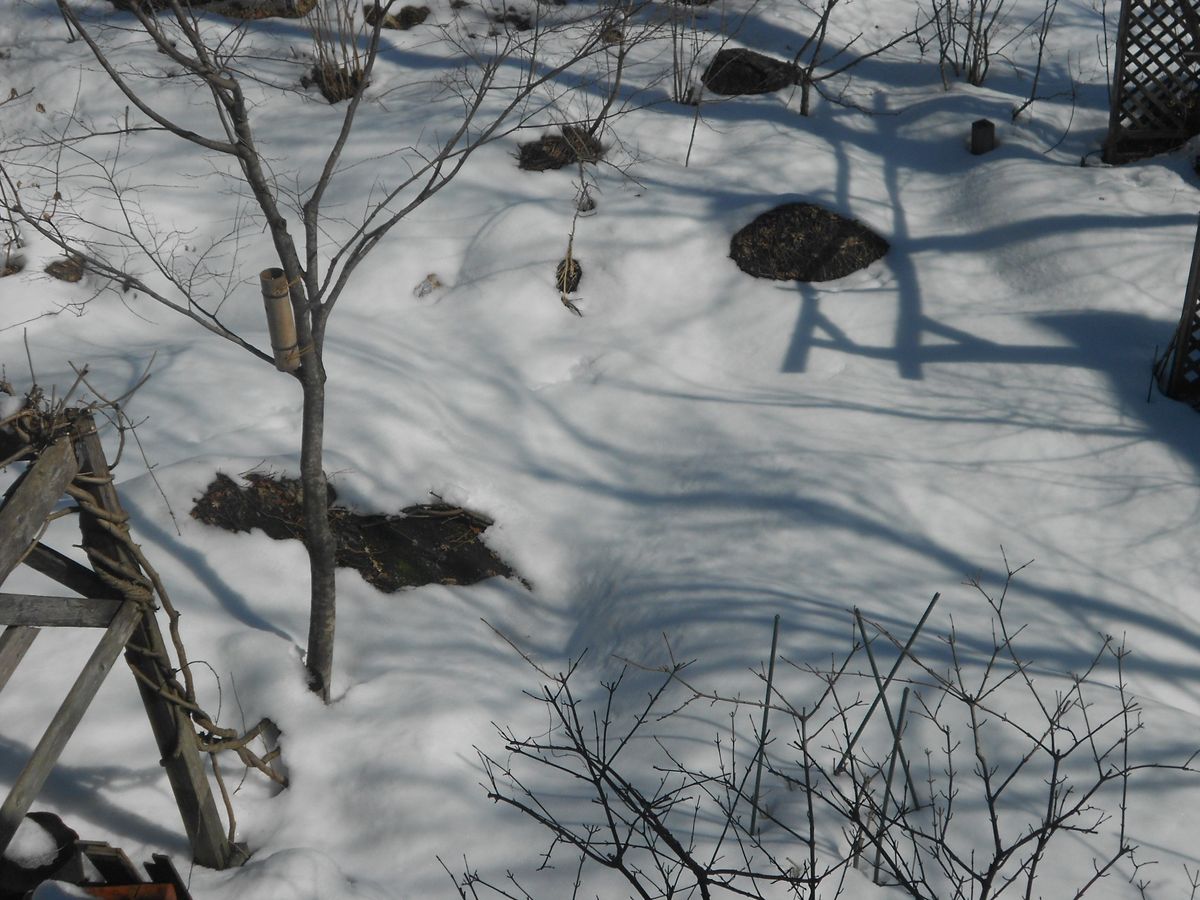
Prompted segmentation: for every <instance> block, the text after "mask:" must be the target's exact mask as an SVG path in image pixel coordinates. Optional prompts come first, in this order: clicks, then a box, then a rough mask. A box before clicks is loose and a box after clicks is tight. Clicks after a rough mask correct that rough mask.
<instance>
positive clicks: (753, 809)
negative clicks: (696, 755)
mask: <svg viewBox="0 0 1200 900" xmlns="http://www.w3.org/2000/svg"><path fill="white" fill-rule="evenodd" d="M778 646H779V616H778V615H776V616H775V626H774V627H773V628H772V630H771V662H770V663H769V664H768V666H767V696H766V698H764V700H763V716H762V728H761V729H760V730H759V733H758V734H759V738H758V770H757V771H756V772H755V773H754V796H753V797H752V798H751V800H750V834H751V836H753V834H754V828H755V825H757V824H758V789H759V786H760V785H761V784H762V770H763V761H764V759H765V758H766V755H767V714H768V713H769V712H770V711H771V686H772V684H773V682H774V681H775V648H776V647H778Z"/></svg>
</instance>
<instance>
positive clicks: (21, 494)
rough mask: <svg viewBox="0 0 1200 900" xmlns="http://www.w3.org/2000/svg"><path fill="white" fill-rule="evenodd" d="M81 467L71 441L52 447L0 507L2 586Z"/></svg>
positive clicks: (0, 578) (22, 478)
mask: <svg viewBox="0 0 1200 900" xmlns="http://www.w3.org/2000/svg"><path fill="white" fill-rule="evenodd" d="M78 470H79V464H78V462H77V461H76V459H75V452H74V449H73V448H72V447H71V441H70V439H68V438H62V439H61V440H59V441H57V442H56V443H53V444H51V445H50V446H49V447H48V448H46V450H45V451H43V452H42V455H41V456H40V457H38V460H37V462H35V463H34V464H33V465H32V466H30V467H29V468H28V469H27V470H26V471H25V473H24V474H23V475H22V476H21V480H20V482H19V483H18V484H16V485H15V486H14V489H13V491H12V492H11V493H10V494H9V496H8V499H7V500H6V501H5V502H4V506H3V507H0V583H3V581H4V579H5V578H7V577H8V573H9V572H11V571H12V570H13V569H14V568H16V565H17V563H19V562H20V561H21V558H22V557H24V556H25V551H26V550H28V549H29V545H30V544H31V543H33V541H34V539H35V538H37V536H38V535H39V534H40V533H41V530H42V526H43V525H45V524H46V517H47V516H48V515H50V513H51V511H52V510H53V509H54V507H55V505H56V504H57V503H58V501H59V500H60V499H62V495H63V491H64V490H65V489H66V487H67V484H68V483H69V482H70V481H71V479H72V478H74V477H75V473H76V472H77V471H78Z"/></svg>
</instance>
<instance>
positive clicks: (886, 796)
mask: <svg viewBox="0 0 1200 900" xmlns="http://www.w3.org/2000/svg"><path fill="white" fill-rule="evenodd" d="M907 711H908V688H905V689H904V693H903V694H902V695H901V697H900V721H899V723H898V724H899V726H900V727H899V728H897V729H896V736H895V738H893V740H892V758H891V760H889V761H888V773H887V782H886V783H885V784H884V786H883V807H882V808H881V809H880V811H879V833H878V835H876V838H875V871H874V872H872V873H871V883H872V884H879V864H880V863H881V862H882V860H883V831H884V829H885V828H887V814H888V801H889V800H890V799H891V798H892V776H893V775H895V774H896V757H897V756H899V755H900V731H901V729H903V728H904V714H905V713H906V712H907ZM916 799H917V798H916V797H914V798H913V800H916ZM898 807H899V809H900V810H901V811H902V812H903V810H904V798H903V797H901V798H900V803H899V804H898Z"/></svg>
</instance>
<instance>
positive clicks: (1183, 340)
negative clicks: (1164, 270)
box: [1158, 223, 1200, 405]
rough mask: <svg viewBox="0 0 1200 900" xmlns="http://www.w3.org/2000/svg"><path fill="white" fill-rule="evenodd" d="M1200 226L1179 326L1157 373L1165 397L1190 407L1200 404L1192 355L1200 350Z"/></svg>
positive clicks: (1198, 371)
mask: <svg viewBox="0 0 1200 900" xmlns="http://www.w3.org/2000/svg"><path fill="white" fill-rule="evenodd" d="M1198 295H1200V223H1198V224H1197V227H1196V239H1195V242H1194V243H1193V244H1192V263H1191V267H1190V268H1189V269H1188V280H1187V288H1186V289H1185V290H1184V295H1183V311H1182V312H1181V314H1180V316H1179V326H1178V327H1177V328H1176V329H1175V336H1174V337H1173V338H1172V339H1171V345H1170V346H1169V347H1168V348H1167V354H1166V357H1165V359H1164V360H1163V362H1164V363H1165V364H1166V365H1165V366H1164V368H1163V369H1162V370H1161V372H1160V380H1159V384H1158V387H1159V390H1161V391H1162V392H1163V393H1164V394H1166V395H1167V396H1168V397H1171V398H1173V399H1175V400H1180V401H1182V402H1184V403H1191V404H1193V405H1195V404H1197V403H1200V358H1197V359H1193V358H1192V354H1193V353H1194V352H1196V351H1198V350H1200V296H1198Z"/></svg>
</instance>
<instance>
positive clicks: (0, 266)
mask: <svg viewBox="0 0 1200 900" xmlns="http://www.w3.org/2000/svg"><path fill="white" fill-rule="evenodd" d="M24 268H25V258H24V257H23V256H17V255H15V254H14V255H13V256H9V257H6V258H5V259H3V260H0V278H6V277H7V276H9V275H16V274H17V273H18V272H20V271H21V270H22V269H24Z"/></svg>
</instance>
